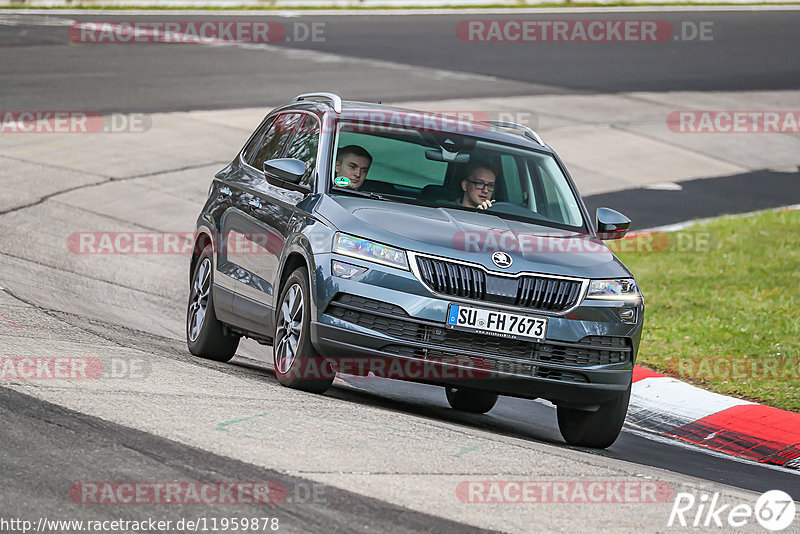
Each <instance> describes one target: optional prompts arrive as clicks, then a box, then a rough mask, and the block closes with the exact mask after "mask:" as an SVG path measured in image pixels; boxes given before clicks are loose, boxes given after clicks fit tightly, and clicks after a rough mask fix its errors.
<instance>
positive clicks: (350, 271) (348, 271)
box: [331, 260, 367, 280]
mask: <svg viewBox="0 0 800 534" xmlns="http://www.w3.org/2000/svg"><path fill="white" fill-rule="evenodd" d="M331 270H332V271H333V276H338V277H339V278H344V279H345V280H350V279H351V278H355V277H356V276H358V275H360V274H364V273H365V272H367V268H366V267H359V266H358V265H351V264H349V263H345V262H343V261H339V260H331Z"/></svg>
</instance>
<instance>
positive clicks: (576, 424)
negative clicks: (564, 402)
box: [557, 385, 631, 449]
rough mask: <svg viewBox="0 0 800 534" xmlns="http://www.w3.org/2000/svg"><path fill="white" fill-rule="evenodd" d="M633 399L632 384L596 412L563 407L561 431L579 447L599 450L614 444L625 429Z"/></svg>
mask: <svg viewBox="0 0 800 534" xmlns="http://www.w3.org/2000/svg"><path fill="white" fill-rule="evenodd" d="M630 398H631V386H630V385H629V386H628V389H627V390H626V391H625V393H623V394H622V395H620V396H618V397H617V398H616V399H614V400H612V401H611V402H607V403H605V404H603V405H601V406H600V408H598V410H597V411H596V412H586V411H583V410H576V409H574V408H566V407H562V406H559V407H558V408H557V412H558V429H559V431H561V436H562V437H563V438H564V441H566V442H567V443H568V444H570V445H575V446H578V447H592V448H596V449H605V448H606V447H610V446H611V445H612V444H613V443H614V442H615V441H616V440H617V437H618V436H619V433H620V432H621V431H622V425H623V423H625V416H626V415H627V414H628V402H629V401H630Z"/></svg>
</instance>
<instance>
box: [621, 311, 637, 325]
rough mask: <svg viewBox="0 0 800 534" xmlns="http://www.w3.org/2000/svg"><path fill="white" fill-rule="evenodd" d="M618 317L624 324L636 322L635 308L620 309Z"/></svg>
mask: <svg viewBox="0 0 800 534" xmlns="http://www.w3.org/2000/svg"><path fill="white" fill-rule="evenodd" d="M619 317H620V319H622V320H623V321H625V322H626V323H635V322H636V309H635V308H622V309H621V310H620V311H619Z"/></svg>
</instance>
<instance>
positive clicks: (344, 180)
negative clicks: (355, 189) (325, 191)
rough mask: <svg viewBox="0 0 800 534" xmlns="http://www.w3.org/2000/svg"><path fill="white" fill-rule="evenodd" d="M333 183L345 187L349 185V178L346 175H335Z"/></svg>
mask: <svg viewBox="0 0 800 534" xmlns="http://www.w3.org/2000/svg"><path fill="white" fill-rule="evenodd" d="M333 183H334V184H336V185H338V186H339V187H347V186H348V185H350V178H348V177H347V176H337V177H336V178H334V179H333Z"/></svg>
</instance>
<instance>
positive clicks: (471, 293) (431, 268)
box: [417, 256, 486, 300]
mask: <svg viewBox="0 0 800 534" xmlns="http://www.w3.org/2000/svg"><path fill="white" fill-rule="evenodd" d="M417 265H419V271H420V274H421V275H422V279H423V280H424V281H425V283H426V284H428V285H429V286H431V287H432V288H433V290H434V291H436V292H437V293H442V294H444V295H454V296H456V297H466V298H470V299H477V300H483V299H484V298H485V297H486V273H485V272H483V271H482V270H481V269H478V268H477V267H470V266H467V265H461V264H458V263H450V262H446V261H441V260H434V259H431V258H424V257H422V256H418V257H417Z"/></svg>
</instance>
